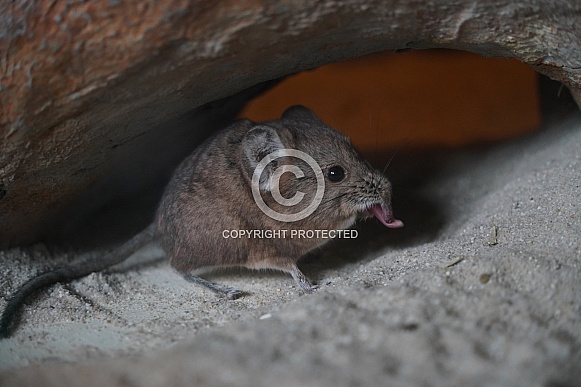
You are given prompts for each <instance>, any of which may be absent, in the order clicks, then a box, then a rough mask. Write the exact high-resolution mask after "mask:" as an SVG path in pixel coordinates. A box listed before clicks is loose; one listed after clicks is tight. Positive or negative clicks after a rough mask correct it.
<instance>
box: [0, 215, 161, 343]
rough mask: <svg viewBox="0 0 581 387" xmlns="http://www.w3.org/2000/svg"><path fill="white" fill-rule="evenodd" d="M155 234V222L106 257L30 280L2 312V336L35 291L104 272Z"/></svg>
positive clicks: (62, 268) (82, 262)
mask: <svg viewBox="0 0 581 387" xmlns="http://www.w3.org/2000/svg"><path fill="white" fill-rule="evenodd" d="M154 236H155V223H152V224H150V225H149V226H147V228H145V229H144V230H143V231H141V232H140V233H139V234H137V235H135V236H134V237H133V238H131V239H130V240H128V241H127V242H125V243H124V244H123V245H121V247H119V248H117V249H115V250H114V251H112V252H111V253H109V254H107V255H106V256H105V257H103V258H102V259H95V258H92V259H87V260H82V261H79V262H73V263H71V264H69V265H67V266H64V267H61V268H58V269H55V270H52V271H49V272H47V273H44V274H41V275H39V276H38V277H34V278H32V279H30V280H28V282H26V283H25V284H24V285H23V286H22V287H21V288H20V289H19V290H18V291H17V292H16V293H15V294H14V295H13V296H12V298H11V299H10V301H9V302H8V305H7V306H6V309H4V312H3V313H2V320H1V321H0V338H6V337H8V336H9V335H10V333H11V328H12V325H13V321H14V317H15V316H16V314H17V312H18V309H20V306H21V305H22V303H23V302H24V300H25V299H26V297H28V296H29V295H31V294H32V293H34V292H35V291H37V290H39V289H41V288H44V287H46V286H49V285H52V284H55V283H57V282H64V281H71V280H74V279H77V278H81V277H84V276H86V275H89V274H91V273H94V272H97V271H101V270H104V269H107V268H108V267H111V266H113V265H116V264H118V263H121V262H123V261H125V260H126V259H127V258H129V256H131V254H133V253H134V252H135V251H137V250H138V249H139V248H140V247H142V246H144V245H146V244H147V243H149V242H150V241H151V240H153V237H154Z"/></svg>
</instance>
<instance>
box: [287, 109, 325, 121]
mask: <svg viewBox="0 0 581 387" xmlns="http://www.w3.org/2000/svg"><path fill="white" fill-rule="evenodd" d="M282 118H290V119H294V120H306V121H317V122H321V119H320V118H319V117H317V115H316V114H315V113H313V112H312V111H311V110H309V109H308V108H306V107H304V106H302V105H295V106H291V107H289V108H288V109H286V110H285V112H284V113H282Z"/></svg>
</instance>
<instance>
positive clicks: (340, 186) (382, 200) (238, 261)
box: [0, 106, 403, 337]
mask: <svg viewBox="0 0 581 387" xmlns="http://www.w3.org/2000/svg"><path fill="white" fill-rule="evenodd" d="M281 149H295V150H300V151H302V152H304V153H305V154H307V155H309V156H311V157H312V159H314V160H315V161H316V163H317V164H318V166H319V167H320V171H321V172H322V176H323V178H324V180H323V181H324V193H323V195H322V196H319V199H320V204H319V205H318V206H317V207H316V209H315V210H314V212H312V213H311V214H310V215H308V216H307V217H304V218H302V219H297V220H295V221H292V222H285V221H280V220H276V219H273V218H272V217H271V216H269V215H267V214H266V213H265V212H264V211H263V210H261V209H260V208H259V206H258V205H257V203H256V201H255V199H254V196H253V190H252V185H253V184H254V185H255V186H256V185H258V186H259V187H258V188H257V189H258V192H260V195H261V197H262V196H264V198H263V200H264V203H265V204H266V205H268V206H269V208H272V209H273V210H275V211H277V212H278V213H281V214H292V213H296V212H297V211H300V210H304V209H305V208H306V207H307V204H308V203H310V202H312V200H311V199H314V198H316V197H317V195H320V194H319V190H318V188H317V187H318V186H317V183H318V182H319V183H320V180H317V174H316V171H315V170H310V169H309V168H305V166H307V163H306V162H305V161H304V160H300V159H297V158H296V157H290V156H281V157H278V158H276V159H274V160H273V161H272V162H271V163H269V164H267V165H266V167H265V168H264V170H263V172H262V174H260V175H259V176H258V180H255V181H254V182H253V177H255V176H254V175H255V174H254V171H255V170H256V168H257V166H258V165H259V163H260V161H262V160H263V159H264V158H265V156H267V155H269V154H271V153H272V152H275V151H278V150H281ZM297 166H298V167H299V168H300V167H302V168H301V171H303V170H305V172H304V173H302V175H301V173H300V172H299V174H298V175H297V174H296V170H290V172H292V173H284V172H283V173H280V170H279V171H278V172H277V170H278V169H279V168H280V167H290V168H292V167H297ZM293 171H294V172H293ZM287 172H289V171H287ZM277 173H278V174H277ZM297 176H298V177H297ZM277 193H278V194H279V195H281V196H282V197H283V198H284V199H287V200H289V198H293V197H296V195H297V194H299V196H300V195H302V198H303V199H304V200H301V203H298V204H296V205H294V206H290V205H288V204H286V203H285V202H283V203H281V202H280V201H277V200H276V196H277V195H276V194H277ZM293 195H294V196H293ZM370 216H375V217H376V218H377V219H379V221H380V222H381V223H383V224H384V225H385V226H387V227H389V228H398V227H402V226H403V223H402V222H401V221H400V220H397V219H395V218H394V217H393V212H392V208H391V184H390V182H389V181H388V180H387V178H386V177H384V176H383V174H382V173H380V172H379V171H377V170H376V169H374V168H373V167H371V166H370V164H369V163H367V162H366V161H365V160H363V159H362V158H361V157H360V156H359V155H358V154H357V152H356V151H355V150H354V149H353V147H352V145H351V142H350V140H349V139H348V138H347V137H345V136H344V135H342V134H340V133H339V132H337V131H336V130H335V129H333V128H330V127H329V126H327V125H325V124H324V123H323V122H322V121H321V120H320V119H319V118H318V117H317V116H316V115H315V114H314V113H313V112H311V111H310V110H308V109H307V108H305V107H302V106H293V107H291V108H289V109H287V110H286V111H285V112H284V114H283V115H282V117H281V118H280V119H277V120H273V121H266V122H263V123H254V122H251V121H249V120H240V121H237V122H235V123H234V124H232V125H231V126H229V127H227V128H225V129H224V130H222V131H221V132H219V133H217V134H216V135H215V136H213V137H212V138H210V139H208V140H207V141H206V142H205V143H204V144H202V145H201V146H200V147H198V148H197V149H196V150H195V151H194V152H193V153H192V154H191V155H190V156H188V157H187V158H186V159H185V160H184V161H183V162H182V163H181V164H180V165H179V166H178V168H177V169H176V171H175V172H174V175H173V177H172V179H171V181H170V182H169V184H168V185H167V187H166V190H165V193H164V195H163V197H162V199H161V203H160V205H159V207H158V211H157V215H156V218H155V220H154V222H153V223H152V224H151V225H149V226H148V227H147V228H146V229H145V230H143V231H142V232H140V233H139V234H137V235H136V236H134V237H133V238H131V239H130V240H129V241H127V242H126V243H125V244H123V245H122V246H121V247H119V248H118V249H117V250H115V251H113V252H112V253H110V254H108V255H106V256H105V257H103V258H102V259H100V260H89V261H80V262H73V263H71V264H70V265H68V266H65V267H62V268H58V269H56V270H53V271H50V272H48V273H44V274H41V275H39V276H38V277H35V278H33V279H31V280H29V281H28V282H27V283H25V284H24V285H23V286H22V287H21V288H20V289H19V290H18V291H17V292H16V293H15V294H14V296H13V297H12V298H11V299H10V301H9V303H8V305H7V307H6V308H5V310H4V312H3V315H2V320H1V322H0V336H2V337H6V336H8V335H9V334H10V330H11V326H12V325H13V324H12V321H13V318H14V316H15V314H16V313H17V311H18V308H19V307H20V305H21V304H22V303H23V302H24V300H25V298H26V297H27V296H28V295H30V294H31V293H33V292H34V291H36V290H38V289H40V288H42V287H45V286H48V285H51V284H54V283H57V282H62V281H70V280H73V279H76V278H80V277H83V276H86V275H88V274H90V273H92V272H96V271H100V270H104V269H106V268H108V267H110V266H113V265H115V264H117V263H120V262H122V261H124V260H125V259H126V258H128V257H129V256H130V255H131V254H133V253H134V252H136V251H137V250H138V249H139V248H140V247H142V246H144V245H146V244H147V243H149V242H151V241H152V240H154V239H155V238H157V239H158V240H159V241H160V242H161V245H162V247H163V249H164V250H165V252H166V254H167V257H168V259H169V262H170V263H171V265H172V266H173V267H174V268H175V269H176V270H177V271H178V272H180V273H181V274H182V275H183V276H184V278H185V279H186V280H188V281H190V282H193V283H195V284H198V285H202V286H204V287H206V288H208V289H210V290H212V291H214V292H215V293H217V294H218V295H219V296H222V297H225V298H228V299H235V298H238V297H240V296H241V295H242V294H243V293H242V292H241V291H239V290H237V289H233V288H230V287H226V286H222V285H219V284H215V283H211V282H209V281H206V280H205V279H203V278H201V277H199V273H200V272H201V271H202V270H204V269H208V268H209V269H211V268H217V267H229V266H245V267H248V268H253V269H262V268H268V269H276V270H280V271H283V272H287V273H289V274H290V275H291V276H292V277H293V278H294V280H295V281H296V283H297V284H298V285H299V287H300V288H301V289H303V290H304V291H306V292H311V291H312V290H313V289H314V288H315V287H314V286H313V285H312V284H311V283H310V282H309V280H308V279H307V278H306V277H305V276H304V275H303V273H302V272H301V271H300V270H299V269H298V267H297V265H296V263H297V261H298V260H299V258H301V257H302V256H303V255H305V254H306V253H308V252H309V251H311V250H313V249H314V248H316V247H319V246H321V245H323V244H324V243H326V242H327V241H329V239H328V238H327V239H324V238H291V237H290V232H289V233H288V234H286V237H284V238H274V239H273V238H246V237H244V238H226V237H224V231H225V230H282V229H284V230H344V229H347V228H349V227H351V226H352V225H353V223H354V222H355V220H356V219H357V218H361V217H370Z"/></svg>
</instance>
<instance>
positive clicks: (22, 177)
mask: <svg viewBox="0 0 581 387" xmlns="http://www.w3.org/2000/svg"><path fill="white" fill-rule="evenodd" d="M0 15H2V16H0V90H1V93H0V139H1V140H0V141H1V143H0V247H6V246H10V245H15V244H22V243H29V242H32V241H35V240H37V238H38V237H39V236H41V235H42V233H43V231H44V230H46V228H47V227H48V225H50V224H51V223H52V222H54V219H55V217H56V216H57V215H58V214H59V213H60V212H61V210H62V209H63V208H65V207H67V206H68V205H69V204H70V203H71V202H72V201H74V199H75V198H77V197H78V196H79V195H80V194H81V193H82V192H84V191H86V189H87V188H88V187H90V186H91V185H92V184H94V183H95V182H96V181H98V180H99V179H101V178H103V176H105V175H107V174H108V173H110V171H111V170H112V169H113V168H114V166H115V165H117V164H118V163H119V162H120V161H121V160H123V158H124V155H126V154H128V153H132V152H134V151H135V150H136V149H138V148H139V147H140V144H142V142H141V141H142V139H143V138H144V137H149V136H153V137H154V138H155V137H156V136H164V135H165V134H168V133H170V134H169V135H171V131H170V132H168V131H167V128H164V126H163V125H162V124H163V123H164V122H168V121H170V120H172V119H175V118H176V117H179V116H181V115H183V114H185V113H186V112H190V111H192V110H193V109H196V108H201V107H202V106H203V105H205V104H207V103H209V102H212V101H215V100H218V99H223V98H226V97H229V96H232V95H234V94H236V93H238V92H240V91H243V90H245V89H248V88H249V87H251V86H254V85H257V84H260V83H261V82H264V81H269V80H273V79H278V78H280V77H282V76H285V75H288V74H293V73H296V72H299V71H301V70H305V69H311V68H315V67H318V66H320V65H323V64H326V63H332V62H336V61H339V60H342V59H346V58H351V57H357V56H362V55H366V54H369V53H373V52H378V51H382V50H394V49H406V48H429V47H445V48H453V49H461V50H467V51H471V52H474V53H477V54H480V55H484V56H500V57H511V58H517V59H519V60H521V61H523V62H525V63H527V64H528V65H530V66H532V67H533V68H534V69H535V70H537V71H539V72H541V73H543V74H546V75H548V76H550V77H551V78H553V79H556V80H558V81H560V82H562V83H563V84H564V85H566V86H567V87H568V88H569V89H570V90H571V92H572V94H573V95H574V96H575V97H576V99H577V101H578V103H579V101H581V94H580V90H581V50H580V49H579V48H580V47H581V22H580V16H581V4H579V2H573V1H571V2H569V1H562V2H553V1H551V0H533V1H516V2H515V1H509V0H494V1H476V0H460V1H458V0H432V1H427V2H414V1H412V2H404V3H402V2H397V1H390V0H388V1H355V0H350V1H349V0H345V1H330V0H320V1H292V2H271V1H260V0H254V1H225V0H224V1H213V2H207V1H203V0H190V1H186V0H184V1H178V0H175V1H171V0H165V1H157V2H147V3H145V2H141V1H136V0H134V1H126V2H116V1H108V0H102V1H92V2H86V3H72V2H69V1H65V0H56V1H52V2H37V1H28V0H20V1H14V2H3V3H1V4H0ZM200 114H207V113H204V110H203V109H201V110H200ZM191 130H193V131H195V130H197V129H196V128H191ZM168 151H169V150H167V149H164V150H163V152H162V151H161V150H160V152H159V154H155V153H154V154H152V153H151V152H146V153H145V154H144V155H143V157H147V158H153V159H155V158H156V157H161V154H162V153H164V152H168ZM136 173H139V172H137V171H136ZM142 173H144V174H147V171H145V172H142Z"/></svg>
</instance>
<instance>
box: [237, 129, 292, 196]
mask: <svg viewBox="0 0 581 387" xmlns="http://www.w3.org/2000/svg"><path fill="white" fill-rule="evenodd" d="M284 148H285V147H284V145H283V143H282V141H281V139H280V137H279V135H278V133H277V132H276V130H275V129H274V128H271V127H270V126H266V125H257V126H255V127H254V128H252V129H250V130H249V131H248V133H246V135H245V136H244V138H243V139H242V149H243V158H244V160H242V161H243V163H245V165H246V170H247V171H248V172H249V176H252V175H253V174H254V170H255V169H256V167H257V166H258V163H260V161H261V160H262V159H263V158H265V157H266V156H267V155H269V154H271V153H272V152H275V151H277V150H281V149H284ZM277 165H278V163H277V160H273V161H272V162H270V163H269V164H268V165H267V166H266V168H264V171H263V172H262V174H261V175H260V183H259V184H260V189H261V190H262V191H266V192H270V191H272V189H273V184H274V183H273V179H272V178H273V175H274V171H275V170H276V168H277Z"/></svg>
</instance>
